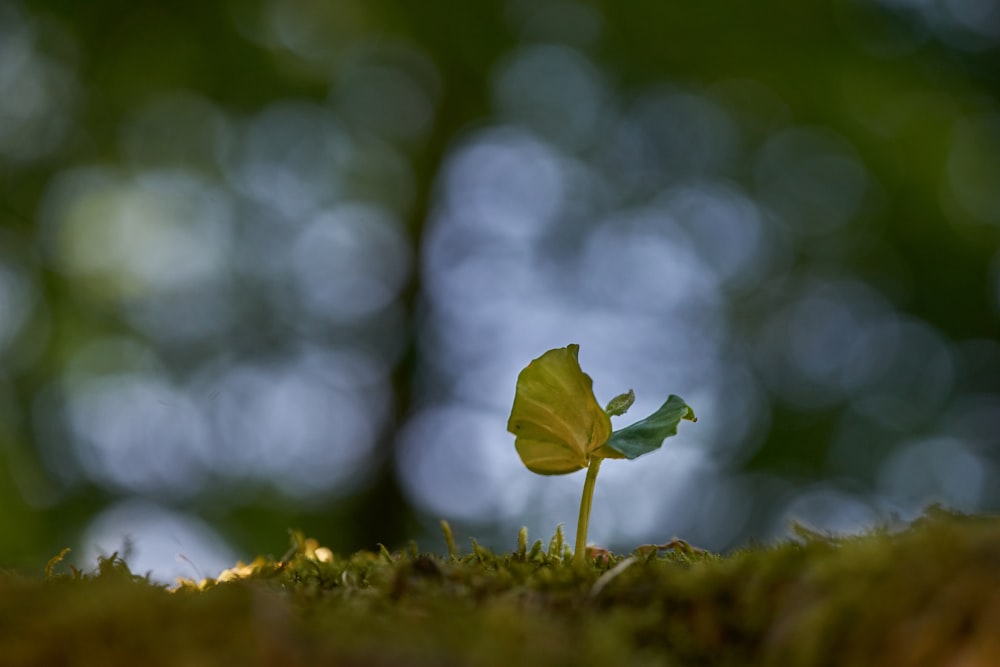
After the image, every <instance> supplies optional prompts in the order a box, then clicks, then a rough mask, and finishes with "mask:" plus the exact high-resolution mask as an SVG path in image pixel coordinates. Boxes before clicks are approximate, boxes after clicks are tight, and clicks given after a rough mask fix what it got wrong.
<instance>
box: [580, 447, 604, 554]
mask: <svg viewBox="0 0 1000 667" xmlns="http://www.w3.org/2000/svg"><path fill="white" fill-rule="evenodd" d="M603 460H604V459H602V458H601V457H599V456H594V457H592V458H591V459H590V466H589V467H588V468H587V479H586V480H585V481H584V482H583V497H582V498H581V499H580V520H579V521H577V524H576V550H575V551H574V552H573V561H574V562H577V563H585V562H587V526H588V525H590V506H591V504H592V503H593V501H594V485H595V484H596V483H597V471H598V470H600V469H601V461H603Z"/></svg>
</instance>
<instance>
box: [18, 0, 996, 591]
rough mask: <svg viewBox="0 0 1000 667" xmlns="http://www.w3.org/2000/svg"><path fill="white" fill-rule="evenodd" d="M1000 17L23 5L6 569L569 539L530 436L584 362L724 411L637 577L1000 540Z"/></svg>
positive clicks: (677, 454) (870, 0)
mask: <svg viewBox="0 0 1000 667" xmlns="http://www.w3.org/2000/svg"><path fill="white" fill-rule="evenodd" d="M998 5H1000V3H998V2H996V1H994V0H990V1H988V2H986V1H983V2H972V1H970V0H919V1H918V0H838V2H835V3H833V6H831V7H826V6H824V7H822V8H820V7H817V8H815V9H814V10H811V12H810V13H809V16H810V17H812V18H811V19H810V20H813V21H815V23H810V22H809V21H808V20H805V15H803V16H802V17H799V18H801V19H802V20H801V21H799V23H796V24H795V25H786V22H787V21H788V20H789V19H787V18H786V12H785V9H786V8H784V7H781V6H778V5H774V6H772V5H769V4H767V3H765V4H764V5H762V6H761V7H760V8H759V10H758V11H757V12H756V14H755V16H757V17H758V18H756V19H754V20H755V21H758V22H757V23H754V24H753V25H738V26H735V25H727V24H726V23H725V22H720V21H719V20H718V17H717V16H716V15H715V14H714V13H709V14H706V12H709V11H710V10H708V9H703V8H701V7H700V6H697V5H689V6H682V5H671V4H669V3H666V4H665V3H655V2H641V3H639V5H637V6H636V7H635V8H630V10H629V11H627V12H623V11H621V10H620V8H617V7H616V6H614V5H612V4H609V3H603V4H602V3H585V2H579V1H577V0H543V1H526V0H509V1H506V2H502V3H500V4H497V5H495V6H494V5H482V6H480V5H476V4H472V5H469V4H468V3H452V2H448V3H445V4H444V5H442V6H440V7H423V6H421V7H420V8H419V9H415V8H413V7H409V6H408V5H405V3H404V4H400V3H385V2H382V1H381V0H374V1H373V2H364V3H362V2H359V1H356V0H351V1H348V2H338V3H324V2H320V1H318V0H294V1H293V2H284V1H281V2H279V1H277V0H255V1H254V2H247V3H243V2H230V3H225V4H224V5H223V6H222V7H221V8H220V9H219V10H218V11H206V12H203V13H199V14H197V18H195V17H194V14H191V15H188V13H187V12H192V11H194V9H193V8H194V7H195V5H194V4H191V3H186V2H179V3H176V4H175V5H174V6H172V7H171V8H165V9H164V10H163V13H162V14H157V16H159V17H160V18H162V19H163V21H162V23H159V22H156V26H155V28H156V32H155V33H154V32H149V31H151V30H152V29H153V26H152V24H151V22H150V21H149V19H148V18H140V19H135V20H132V19H130V17H129V15H128V12H126V13H125V14H122V15H121V16H119V14H121V12H119V11H117V10H116V11H114V12H111V11H110V10H108V7H110V6H106V3H101V2H98V3H96V5H94V7H95V10H94V11H95V13H94V14H93V16H90V15H88V16H89V18H88V16H84V13H80V12H74V11H71V9H70V8H69V6H68V5H67V6H66V7H62V6H52V7H41V6H40V4H39V3H34V2H28V1H26V0H25V1H22V0H10V1H8V2H6V3H2V4H0V485H2V488H3V489H7V491H5V492H4V493H6V494H7V495H5V496H3V498H4V499H5V502H3V503H0V524H3V525H5V526H12V528H11V529H10V535H12V536H27V537H23V538H19V537H2V536H0V560H2V559H4V558H16V559H20V560H19V561H18V563H17V564H18V565H23V564H25V563H28V560H25V559H29V560H30V559H34V561H32V562H39V561H40V560H44V558H47V557H48V555H51V553H48V552H51V551H52V549H58V548H61V546H62V544H63V543H73V544H77V545H82V546H84V547H86V549H88V551H87V552H86V553H87V554H88V557H93V555H94V554H96V553H99V552H101V551H103V552H105V553H109V552H110V551H114V550H116V549H120V548H122V547H123V545H124V544H125V542H124V541H123V539H124V538H123V536H124V535H125V534H126V533H128V534H130V535H132V537H133V546H134V551H133V554H132V556H133V557H134V558H135V565H136V566H137V569H138V570H140V571H142V570H143V569H145V568H148V569H151V570H153V572H154V575H155V576H156V577H157V578H158V579H162V580H170V579H172V578H173V577H174V576H177V575H178V574H182V575H183V576H197V573H196V572H193V569H195V568H196V569H197V570H199V571H203V572H204V573H206V574H212V573H213V571H217V570H218V569H221V568H222V567H225V566H227V565H231V564H232V562H231V559H232V558H233V555H234V553H239V554H240V555H241V556H242V557H244V558H248V557H250V556H252V555H253V553H256V552H261V551H268V550H270V551H274V550H275V548H277V549H278V550H279V551H280V550H281V549H282V548H283V540H284V535H285V533H284V532H283V531H284V530H285V529H286V528H289V527H292V528H298V527H301V526H302V525H303V524H304V525H306V526H308V527H309V528H310V529H311V530H312V531H315V532H316V533H317V534H316V536H317V537H319V538H320V539H321V540H323V541H324V543H327V542H329V543H331V544H333V545H334V546H337V547H339V548H342V549H356V548H361V547H369V548H371V547H374V545H375V544H376V543H378V542H382V543H386V544H389V545H390V546H395V545H396V544H397V543H399V544H402V543H404V542H405V541H406V540H407V539H409V538H411V537H414V538H418V539H420V540H421V541H422V546H423V544H424V543H426V542H427V541H428V540H436V539H437V537H436V536H432V533H434V532H436V530H437V528H436V526H437V520H438V519H440V518H447V519H449V520H451V521H452V522H453V523H454V524H455V527H456V529H457V530H459V531H460V533H462V534H472V535H475V536H476V537H477V539H479V541H480V542H481V543H483V544H488V545H490V546H497V547H501V548H508V547H509V546H510V543H511V541H512V540H513V536H514V535H515V534H516V531H517V529H518V528H519V527H520V526H522V525H524V526H527V527H528V528H529V530H530V532H531V533H532V536H533V537H547V536H548V535H550V534H551V533H552V531H553V530H554V528H555V526H556V525H557V524H559V523H564V524H566V528H567V531H566V532H567V537H568V538H569V539H572V537H573V535H572V533H573V526H574V520H575V517H576V511H577V503H578V502H579V493H580V487H581V485H582V475H569V476H565V477H557V478H546V477H540V476H537V475H534V474H532V473H530V472H528V471H527V470H526V469H524V467H523V466H522V465H521V463H520V461H519V460H518V458H517V455H516V452H515V450H514V447H513V438H512V437H511V436H510V435H509V434H508V433H506V430H505V428H506V421H507V417H508V414H509V410H510V407H511V401H512V398H513V392H514V385H515V381H516V378H517V374H518V372H519V371H520V369H521V368H523V367H524V366H525V365H526V364H527V363H528V362H529V361H530V360H531V359H533V358H536V357H538V356H539V355H541V354H542V353H543V352H545V351H546V350H547V349H550V348H554V347H561V346H564V345H566V344H568V343H578V344H580V345H581V363H582V366H583V368H584V370H585V371H586V372H587V373H588V374H590V375H591V376H592V377H593V379H594V389H595V392H596V395H597V398H598V400H599V401H600V402H602V403H603V402H604V401H607V400H608V399H609V398H611V397H612V396H614V395H616V394H618V393H620V392H622V391H626V390H628V389H629V388H631V389H634V390H635V392H636V395H637V400H636V403H635V405H634V406H633V408H632V410H631V411H630V412H629V414H628V415H626V416H624V417H618V418H616V419H615V426H616V427H621V426H624V425H627V424H629V423H631V422H632V421H635V420H636V419H638V418H640V417H643V416H645V415H647V414H649V413H651V412H652V411H653V410H655V409H656V408H657V407H658V406H659V405H660V404H661V403H662V401H663V400H664V399H665V398H666V396H667V395H668V394H670V393H676V394H679V395H681V396H683V397H684V398H685V399H686V400H687V401H688V402H689V403H690V404H691V405H692V406H694V408H695V410H696V412H697V414H698V416H699V422H698V423H697V424H692V425H688V424H685V425H684V426H685V428H682V430H681V433H680V435H679V437H678V438H676V439H673V440H671V441H669V443H668V446H666V447H664V449H663V450H662V451H658V452H656V453H655V454H652V455H650V456H649V457H646V458H643V459H642V460H641V461H639V462H609V463H608V464H607V465H606V466H605V467H604V468H603V469H602V472H601V482H600V483H599V484H598V485H597V492H596V493H597V497H596V499H595V505H594V510H593V518H592V524H591V534H592V539H593V540H594V541H595V542H598V543H600V544H601V545H602V546H607V547H610V548H612V549H617V550H629V549H631V548H633V547H634V546H635V545H636V544H641V543H662V542H664V541H666V540H668V539H669V538H671V537H672V536H674V535H677V536H680V537H683V538H684V539H687V540H688V541H690V542H692V543H694V544H697V545H698V546H701V547H705V548H709V549H717V550H724V549H729V548H733V547H736V546H738V545H740V544H742V543H744V542H745V541H747V540H748V539H762V540H763V539H772V538H776V537H781V536H786V535H788V527H789V525H790V523H791V522H793V521H799V522H801V523H803V524H804V525H806V526H808V527H811V528H812V529H816V530H824V531H831V532H838V533H841V532H850V531H855V530H860V529H863V528H864V527H866V526H870V525H872V524H875V523H878V522H882V521H888V520H891V519H893V517H897V518H899V517H901V518H911V517H913V516H915V515H916V514H917V513H919V511H920V510H921V508H922V507H923V506H924V505H925V504H926V503H928V502H931V501H935V500H936V501H940V502H942V503H945V504H947V505H951V506H953V507H956V508H959V509H962V510H966V511H970V512H971V511H988V510H991V509H996V508H997V507H998V506H1000V492H998V491H997V490H996V489H998V488H1000V484H998V471H1000V450H998V448H997V446H996V438H995V434H996V433H997V429H998V428H1000V422H998V417H997V415H1000V384H998V378H1000V343H998V341H997V336H996V331H997V329H996V326H997V324H998V322H1000V237H998V235H997V231H998V229H1000V224H998V223H1000V198H998V195H997V187H996V184H997V183H998V182H1000V162H998V160H997V155H1000V100H998V98H997V95H996V92H995V90H994V89H993V88H994V86H992V83H991V82H992V81H993V79H994V78H995V77H994V76H993V74H992V73H993V72H994V71H995V69H996V63H995V62H994V61H995V55H996V52H997V51H996V46H997V44H998V40H1000V8H998ZM102 8H103V9H102ZM105 10H107V11H105ZM133 18H134V17H133ZM796 20H798V19H796ZM709 24H710V25H711V26H713V27H712V28H711V31H714V32H710V33H706V34H700V33H698V32H697V31H698V30H703V29H704V27H703V26H704V25H709ZM651 25H654V26H657V27H658V28H657V30H658V31H659V32H658V33H657V35H656V39H655V40H654V41H651V40H650V39H648V38H647V37H646V35H648V34H649V26H651ZM123 26H124V27H123ZM179 26H189V27H191V26H197V27H198V30H199V31H202V32H199V33H198V34H199V35H200V37H199V38H198V39H190V36H189V35H187V33H185V35H184V36H180V35H179V33H178V30H179V29H180V28H179ZM698 26H702V27H701V28H699V27H698ZM126 28H127V29H126ZM789 32H794V33H795V34H797V35H799V34H801V35H802V40H803V41H802V44H803V45H804V46H803V48H802V49H799V50H796V52H795V53H794V54H790V53H788V52H787V51H786V50H785V49H786V46H784V44H785V41H784V40H783V39H782V38H779V37H781V36H784V35H785V34H786V33H789ZM161 33H162V34H161ZM175 33H178V34H175ZM661 33H662V34H661ZM192 34H193V33H192ZM750 34H752V35H754V36H755V38H759V41H755V42H754V43H753V48H747V47H746V45H747V44H748V43H747V42H746V41H744V39H743V38H744V37H745V36H746V35H750ZM123 35H126V36H124V37H123ZM813 42H814V43H815V44H816V46H815V48H813V47H812V46H809V48H805V45H807V44H812V43H813ZM108 45H110V46H108ZM151 45H152V46H151ZM154 47H155V48H154ZM151 54H161V55H160V56H157V55H151ZM158 57H162V61H160V60H157V58H158ZM10 498H14V499H15V500H16V501H17V502H7V501H6V500H7V499H10ZM415 527H416V529H417V530H422V531H423V532H422V533H418V534H416V535H414V534H410V532H411V531H412V530H414V528H415ZM265 533H272V534H267V535H265ZM223 534H224V535H226V536H227V538H226V539H223V538H222V537H220V535H223ZM41 535H47V537H44V538H43V537H39V536H41ZM15 542H16V544H15ZM29 542H30V547H28V546H23V544H28V543H29ZM57 542H58V544H57ZM275 542H277V543H278V544H279V545H281V546H278V547H275V546H274V544H275ZM29 552H30V553H29ZM42 552H47V554H48V555H45V554H43V555H42V556H39V555H38V554H40V553H42ZM177 554H181V555H182V556H183V557H182V558H181V559H180V560H177V558H176V555H177ZM164 557H165V558H166V559H165V560H164ZM192 564H193V565H192Z"/></svg>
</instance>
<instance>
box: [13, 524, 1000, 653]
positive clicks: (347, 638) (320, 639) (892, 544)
mask: <svg viewBox="0 0 1000 667" xmlns="http://www.w3.org/2000/svg"><path fill="white" fill-rule="evenodd" d="M800 532H801V537H802V540H801V541H800V542H797V543H796V542H789V543H786V544H781V545H776V546H767V547H763V546H762V547H754V548H749V549H746V550H743V551H740V552H738V553H735V554H732V555H730V556H727V557H725V558H721V557H718V556H714V555H711V554H702V553H699V552H697V551H695V550H690V549H686V548H684V545H680V544H678V545H674V547H675V548H672V549H669V550H662V551H657V550H655V549H650V550H646V551H645V552H637V553H636V554H632V555H630V556H613V557H604V558H599V559H598V561H597V562H595V563H594V564H592V565H588V566H583V567H581V566H575V565H574V564H573V563H572V562H571V561H570V559H569V558H567V550H566V549H565V547H563V546H562V545H560V544H558V543H550V544H549V545H548V546H547V547H545V548H543V545H541V544H536V545H535V546H534V547H530V546H528V545H527V544H523V543H522V546H520V547H519V548H518V549H517V550H515V551H514V552H512V553H509V554H493V553H491V552H488V551H486V550H483V549H479V548H476V549H475V550H474V551H473V553H471V554H465V555H461V556H455V555H452V556H436V555H428V554H418V553H416V552H415V550H414V551H410V552H406V553H396V554H390V553H389V552H383V553H369V552H361V553H358V554H355V555H353V556H350V557H338V556H335V555H332V554H330V553H329V552H328V551H326V550H325V549H322V548H317V545H316V544H314V543H312V542H311V541H307V540H303V539H302V538H301V537H296V542H295V544H294V547H295V548H294V549H293V550H292V552H290V554H287V555H286V557H285V558H284V559H280V560H271V561H268V560H264V559H260V560H258V561H256V562H255V563H254V564H251V565H250V566H247V567H244V568H238V569H234V570H233V571H232V572H229V573H226V574H225V576H224V577H223V578H225V579H231V580H229V581H225V582H199V583H198V584H195V583H194V582H191V583H189V584H188V585H187V586H182V587H180V588H179V589H176V590H167V589H165V588H163V587H158V586H154V585H151V584H149V583H148V582H146V581H145V580H144V579H143V578H142V577H138V576H136V575H134V574H132V573H131V572H129V570H128V568H127V566H126V565H125V563H124V562H123V561H121V560H120V559H118V558H111V559H107V560H104V561H102V562H101V563H100V566H99V568H98V569H97V570H95V571H94V572H90V573H81V572H79V571H76V570H69V567H68V566H67V563H66V562H65V561H64V562H60V563H53V564H52V570H51V573H50V574H51V576H49V577H48V578H45V579H42V578H41V577H39V578H26V577H24V576H22V575H15V574H12V573H7V574H0V665H3V666H5V667H17V666H21V665H102V666H106V665H244V666H245V665H292V666H296V665H317V664H336V665H359V666H361V665H372V666H375V667H379V666H382V665H416V666H422V665H427V666H431V665H434V666H440V665H444V666H449V665H456V666H458V665H484V666H492V665H497V666H500V665H503V666H504V667H507V666H509V665H518V666H530V665H564V664H565V665H579V666H583V665H601V666H602V667H609V666H611V665H679V666H680V665H900V666H907V665H947V666H949V667H973V666H983V667H986V666H989V665H1000V632H998V628H1000V519H995V518H973V517H960V516H955V515H951V514H947V513H944V512H941V511H932V512H930V513H929V514H928V515H927V516H926V517H925V518H923V519H921V520H919V521H918V522H916V523H915V524H913V525H912V526H910V527H908V528H906V529H905V530H900V531H889V530H886V531H882V532H877V533H873V534H870V535H866V536H863V537H856V538H849V539H839V540H834V539H829V538H826V537H824V536H822V535H815V534H809V533H808V532H807V531H800ZM553 542H555V540H553ZM67 560H68V559H67ZM67 570H69V571H68V572H67Z"/></svg>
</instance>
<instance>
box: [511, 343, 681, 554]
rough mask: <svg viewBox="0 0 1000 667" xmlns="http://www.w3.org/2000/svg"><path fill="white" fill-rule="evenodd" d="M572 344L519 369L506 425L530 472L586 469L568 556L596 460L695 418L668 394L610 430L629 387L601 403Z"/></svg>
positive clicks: (585, 509) (626, 452) (641, 448)
mask: <svg viewBox="0 0 1000 667" xmlns="http://www.w3.org/2000/svg"><path fill="white" fill-rule="evenodd" d="M579 352H580V346H579V345H575V344H572V345H567V346H566V347H560V348H557V349H554V350H549V351H548V352H546V353H545V354H543V355H542V356H540V357H538V358H537V359H535V360H534V361H532V362H531V363H530V364H528V366H527V367H526V368H525V369H524V370H522V371H521V373H520V374H519V375H518V376H517V390H516V392H515V394H514V407H513V408H512V409H511V412H510V419H509V420H508V422H507V430H508V431H510V432H511V433H513V434H514V436H515V440H514V446H515V447H516V448H517V453H518V454H519V455H520V457H521V461H522V462H523V463H524V465H525V467H527V468H528V470H531V471H532V472H536V473H538V474H540V475H565V474H567V473H571V472H576V471H577V470H583V469H584V468H586V469H587V478H586V480H585V481H584V483H583V498H582V499H581V500H580V517H579V521H578V523H577V530H576V550H575V551H574V556H573V558H574V560H575V561H577V562H583V561H584V559H585V558H586V553H587V526H588V524H589V522H590V506H591V503H592V501H593V498H594V484H595V483H596V481H597V471H598V470H599V469H600V467H601V461H603V460H604V459H623V458H625V459H634V458H637V457H639V456H642V455H643V454H647V453H649V452H651V451H653V450H654V449H658V448H659V447H660V445H662V444H663V441H664V440H666V439H667V438H668V437H670V436H672V435H676V434H677V425H678V424H679V423H680V421H681V420H682V419H687V420H690V421H697V418H696V417H695V416H694V411H693V410H692V409H691V408H690V407H689V406H688V405H687V403H685V402H684V399H682V398H681V397H679V396H674V395H672V394H671V396H670V397H669V398H668V399H667V401H666V402H665V403H664V404H663V405H661V406H660V408H659V409H658V410H657V411H656V412H654V413H653V414H651V415H650V416H649V417H646V418H645V419H643V420H641V421H638V422H636V423H634V424H632V425H631V426H628V427H626V428H623V429H620V430H618V431H612V430H611V417H615V416H619V415H623V414H625V412H626V411H627V410H628V409H629V407H631V405H632V403H633V402H634V401H635V394H634V393H633V392H632V390H631V389H630V390H629V391H628V392H627V393H625V394H621V395H619V396H616V397H615V398H613V399H611V401H610V402H608V404H607V406H606V407H605V408H604V409H603V410H602V409H601V407H600V405H599V404H598V403H597V399H596V398H595V397H594V390H593V385H594V382H593V380H591V378H590V376H589V375H587V374H586V373H584V372H583V370H582V369H581V368H580V362H579V361H578V359H577V356H578V354H579Z"/></svg>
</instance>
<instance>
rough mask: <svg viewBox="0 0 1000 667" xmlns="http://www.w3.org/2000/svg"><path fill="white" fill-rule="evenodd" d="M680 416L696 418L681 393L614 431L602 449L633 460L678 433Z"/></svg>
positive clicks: (694, 419) (689, 418)
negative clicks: (629, 424)
mask: <svg viewBox="0 0 1000 667" xmlns="http://www.w3.org/2000/svg"><path fill="white" fill-rule="evenodd" d="M682 419H687V420H689V421H693V422H694V421H698V418H697V417H695V416H694V410H692V409H691V407H690V406H689V405H688V404H687V403H685V402H684V399H683V398H681V397H680V396H675V395H673V394H671V395H670V397H669V398H668V399H667V401H666V403H664V404H663V405H661V406H660V408H659V410H657V411H656V412H654V413H653V414H651V415H650V416H648V417H646V418H645V419H643V420H642V421H638V422H636V423H634V424H632V425H631V426H626V427H625V428H623V429H621V430H618V431H615V432H614V433H612V434H611V439H610V440H608V443H607V445H606V447H605V449H611V450H614V451H616V452H619V453H620V454H623V455H624V456H625V458H629V459H634V458H637V457H640V456H642V455H643V454H648V453H649V452H651V451H653V450H654V449H659V447H660V445H662V444H663V441H664V440H666V439H667V438H669V437H670V436H672V435H677V425H678V424H679V423H680V422H681V420H682Z"/></svg>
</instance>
